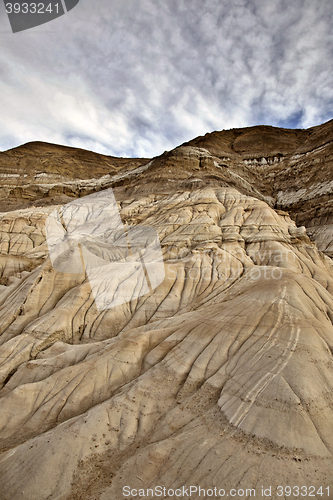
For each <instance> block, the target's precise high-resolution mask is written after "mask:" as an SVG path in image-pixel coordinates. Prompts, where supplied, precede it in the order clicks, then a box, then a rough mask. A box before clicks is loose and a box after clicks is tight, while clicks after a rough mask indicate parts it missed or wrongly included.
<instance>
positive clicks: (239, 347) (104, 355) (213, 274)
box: [0, 187, 333, 500]
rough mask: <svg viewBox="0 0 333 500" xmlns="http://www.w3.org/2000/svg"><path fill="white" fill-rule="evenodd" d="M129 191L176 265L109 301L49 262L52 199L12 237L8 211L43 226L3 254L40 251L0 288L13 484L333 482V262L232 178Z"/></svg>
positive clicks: (101, 488)
mask: <svg viewBox="0 0 333 500" xmlns="http://www.w3.org/2000/svg"><path fill="white" fill-rule="evenodd" d="M120 205H122V207H121V211H120V213H121V217H122V220H123V222H124V223H126V222H128V221H129V220H130V221H131V223H132V224H133V223H134V222H140V224H144V225H149V226H151V227H154V228H155V229H156V230H157V231H158V234H159V237H160V241H161V245H162V250H163V254H164V261H165V269H166V279H165V280H164V281H163V283H162V284H161V285H160V286H158V287H157V288H156V289H155V290H154V291H152V292H150V293H149V294H147V295H145V296H144V297H141V298H139V299H135V300H132V301H131V302H129V303H127V304H122V305H119V306H116V307H114V308H113V309H108V310H104V311H98V310H97V308H96V306H95V304H94V300H93V297H92V293H91V288H90V285H89V282H88V281H87V279H86V277H85V275H84V274H62V273H59V272H56V271H55V270H54V269H53V268H52V266H51V263H50V260H49V259H48V258H47V248H46V246H45V243H44V242H43V237H44V235H45V232H44V228H43V225H42V224H41V221H42V220H43V217H44V219H45V217H46V215H43V214H42V209H38V210H35V211H34V213H33V214H30V215H29V217H27V213H24V212H16V213H15V212H13V213H11V214H7V215H6V217H7V224H8V226H7V227H8V228H9V230H8V240H9V241H10V240H11V239H12V238H13V241H16V236H15V234H17V233H15V232H14V233H13V232H11V230H10V228H14V229H15V222H16V221H20V234H21V235H24V234H26V233H27V231H29V230H30V229H29V228H31V227H34V228H35V229H34V232H35V233H36V234H38V235H39V238H40V240H39V241H37V243H36V244H34V243H33V241H32V240H31V239H29V238H27V239H26V240H25V241H26V242H30V244H27V243H23V242H21V244H20V245H16V246H15V244H13V246H10V245H9V255H13V256H16V257H17V256H21V257H22V258H23V257H24V258H27V259H32V260H33V262H34V265H36V264H38V262H37V263H36V262H35V261H34V259H45V261H44V263H43V264H42V265H37V267H35V269H34V270H33V271H29V270H24V271H20V272H21V274H20V275H17V277H16V278H15V279H13V281H12V283H11V284H9V285H7V286H6V287H3V289H2V290H3V291H2V295H1V296H0V300H1V302H2V307H1V309H0V314H1V332H2V333H1V342H2V346H1V348H0V356H1V381H2V390H1V392H0V395H1V403H2V412H1V417H0V428H1V448H2V450H4V451H3V453H2V454H1V455H0V470H1V475H0V484H1V488H2V491H3V492H5V493H4V496H3V498H4V499H25V500H28V499H33V500H38V499H41V500H42V499H45V498H54V499H56V498H57V499H59V498H80V499H81V498H101V499H111V498H121V497H122V488H123V487H124V486H126V485H130V486H131V488H138V487H141V488H143V487H144V488H148V487H154V486H157V485H160V484H162V485H166V486H168V487H169V488H176V487H177V488H178V487H181V486H186V485H200V486H201V487H202V488H205V487H206V488H208V487H217V488H219V489H222V488H224V489H225V490H230V489H232V488H235V487H237V488H256V489H257V490H258V491H259V490H260V488H261V486H262V485H264V486H270V485H272V486H273V487H274V488H275V487H277V486H278V485H280V484H283V485H290V484H293V485H294V484H299V485H301V484H302V485H307V486H308V487H309V486H311V485H315V487H316V488H319V487H320V485H323V486H325V487H328V486H330V487H333V483H332V476H331V470H332V465H333V463H332V452H333V441H332V435H333V434H332V426H333V415H332V407H333V400H332V389H333V370H332V368H333V360H332V349H333V326H332V319H333V297H332V293H333V268H332V262H331V260H330V259H328V258H327V257H325V256H324V255H323V254H320V253H319V252H318V250H317V249H316V247H315V246H314V244H313V243H311V242H310V240H309V239H308V237H307V236H306V233H305V230H303V229H299V228H297V227H296V226H295V224H294V223H293V222H292V220H291V219H290V218H289V217H288V216H287V215H278V214H277V213H276V212H275V211H274V210H273V209H272V208H271V207H269V206H268V205H267V204H266V203H265V202H264V201H261V200H258V199H256V198H254V197H250V196H247V195H245V194H241V193H240V192H239V191H237V190H236V189H234V188H230V187H227V188H204V189H201V190H193V191H184V192H183V193H179V194H173V195H168V194H164V195H163V194H157V195H154V194H151V195H150V196H147V197H145V198H139V199H135V200H133V199H132V200H129V201H128V202H127V203H125V202H123V203H121V204H120ZM44 210H45V209H44ZM49 210H51V209H48V210H47V212H48V211H49ZM16 223H17V222H16ZM16 229H17V227H16ZM5 450H8V451H5ZM315 469H316V471H317V472H316V473H314V472H313V471H314V470H315ZM41 485H42V487H41ZM192 497H193V498H199V496H198V495H193V496H192ZM283 498H286V497H284V496H283Z"/></svg>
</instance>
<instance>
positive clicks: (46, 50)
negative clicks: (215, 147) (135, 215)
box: [0, 0, 333, 157]
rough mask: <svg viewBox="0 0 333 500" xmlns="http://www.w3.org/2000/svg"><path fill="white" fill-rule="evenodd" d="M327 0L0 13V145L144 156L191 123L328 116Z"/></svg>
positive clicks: (222, 125)
mask: <svg viewBox="0 0 333 500" xmlns="http://www.w3.org/2000/svg"><path fill="white" fill-rule="evenodd" d="M332 26H333V4H332V2H331V1H330V0H311V1H310V0H295V1H294V2H286V1H285V0H277V1H276V2H271V1H270V0H235V1H233V2H229V1H227V0H177V1H176V0H122V1H121V2H120V1H119V0H100V1H99V2H98V7H97V4H96V2H92V1H90V0H81V1H80V3H79V4H78V6H77V7H76V8H75V9H73V10H72V11H71V12H70V13H69V14H67V15H66V16H62V17H60V18H59V19H57V20H55V21H53V22H52V23H49V24H47V25H43V26H41V27H38V28H34V29H32V30H28V31H26V32H22V33H17V34H12V33H10V30H9V23H7V19H6V16H3V17H2V20H1V24H0V43H1V46H2V50H1V56H0V64H1V70H0V71H1V80H0V95H1V116H0V122H1V131H0V148H1V149H7V148H9V147H14V146H16V145H18V144H21V143H23V142H27V141H31V140H44V141H48V142H56V143H60V144H68V145H73V146H78V147H84V148H87V149H92V150H94V151H98V152H101V153H104V154H112V155H119V156H146V157H151V156H154V155H157V154H160V153H162V152H163V151H164V150H166V149H171V148H173V147H175V146H177V145H178V144H180V143H182V142H184V141H185V140H189V139H191V138H193V137H195V136H197V135H201V134H204V133H206V132H209V131H212V130H218V129H227V128H231V127H243V126H249V125H254V124H258V123H266V124H272V125H277V126H285V127H288V126H291V127H309V126H313V125H316V124H319V123H321V122H323V121H326V120H328V119H330V118H332V103H333V90H332V85H331V82H332V77H333V74H332V73H333V65H332V58H333V34H332Z"/></svg>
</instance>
